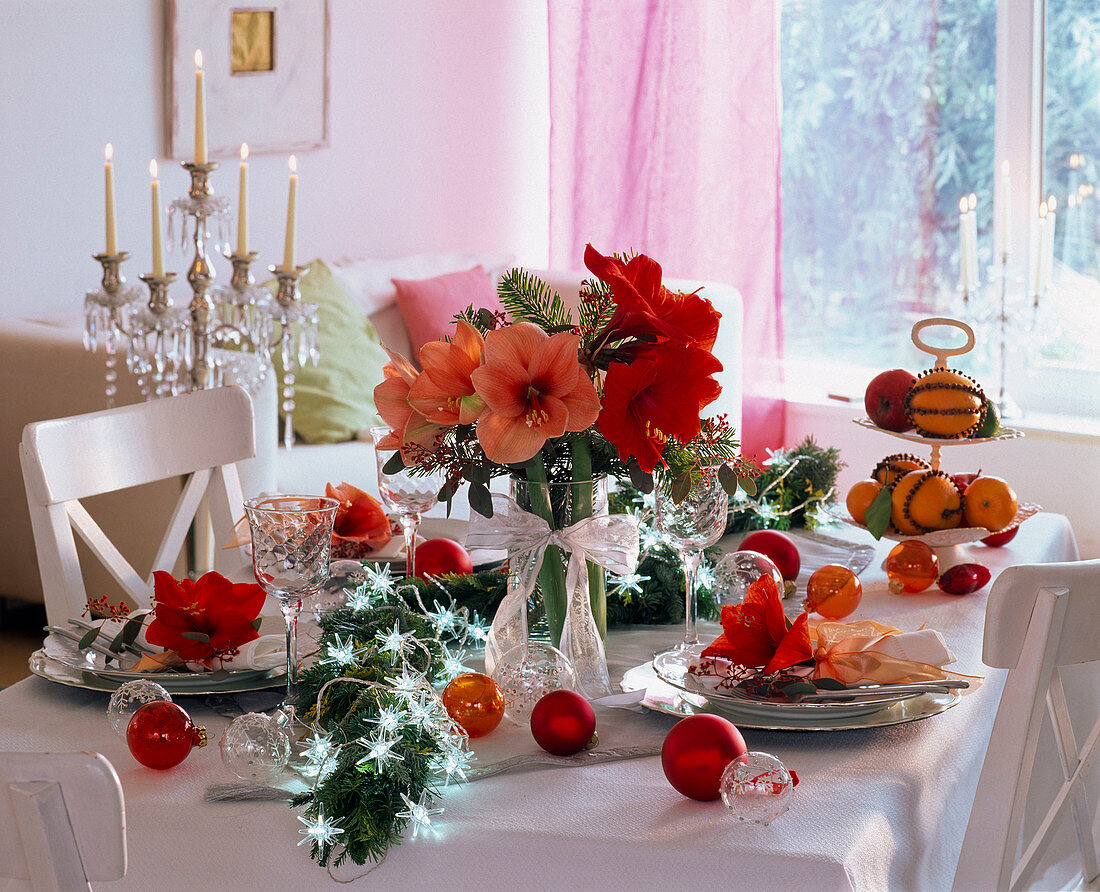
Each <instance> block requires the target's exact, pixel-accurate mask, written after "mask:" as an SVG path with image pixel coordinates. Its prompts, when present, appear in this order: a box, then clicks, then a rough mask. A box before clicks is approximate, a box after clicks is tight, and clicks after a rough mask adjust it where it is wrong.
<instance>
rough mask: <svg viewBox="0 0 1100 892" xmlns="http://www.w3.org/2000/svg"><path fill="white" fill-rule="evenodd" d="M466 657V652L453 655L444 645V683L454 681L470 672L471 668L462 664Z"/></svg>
mask: <svg viewBox="0 0 1100 892" xmlns="http://www.w3.org/2000/svg"><path fill="white" fill-rule="evenodd" d="M465 656H466V652H465V651H461V650H460V651H459V652H458V653H451V651H450V650H449V649H448V648H447V646H446V645H443V681H448V682H449V681H452V680H453V679H455V678H458V676H460V675H462V674H463V673H465V672H469V671H470V667H469V666H466V665H464V664H463V662H462V660H463V659H464V658H465Z"/></svg>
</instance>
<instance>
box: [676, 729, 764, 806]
mask: <svg viewBox="0 0 1100 892" xmlns="http://www.w3.org/2000/svg"><path fill="white" fill-rule="evenodd" d="M747 752H748V747H746V746H745V738H744V737H742V736H741V732H740V731H738V730H737V727H736V726H735V725H734V724H733V722H730V721H728V720H727V719H724V718H722V717H721V716H717V715H693V716H688V718H686V719H681V720H680V721H678V722H677V723H676V724H675V725H673V726H672V730H671V731H669V732H668V736H667V737H665V743H664V746H662V747H661V768H663V769H664V772H665V777H667V778H668V782H669V783H670V784H672V786H673V787H675V788H676V789H677V790H678V791H679V792H680V793H683V794H684V795H685V796H687V797H688V798H689V799H698V800H700V801H701V802H710V801H711V800H713V799H717V798H718V796H719V792H718V785H719V783H720V782H721V780H722V772H723V771H725V770H726V766H727V765H729V763H730V762H732V761H733V760H734V759H736V758H737V757H738V756H740V755H741V754H742V753H747Z"/></svg>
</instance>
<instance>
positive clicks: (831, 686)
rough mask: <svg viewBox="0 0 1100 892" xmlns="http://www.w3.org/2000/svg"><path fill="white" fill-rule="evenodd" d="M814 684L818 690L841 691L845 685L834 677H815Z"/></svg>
mask: <svg viewBox="0 0 1100 892" xmlns="http://www.w3.org/2000/svg"><path fill="white" fill-rule="evenodd" d="M814 686H815V687H816V688H817V689H818V690H819V691H843V690H845V687H846V686H845V685H844V683H843V682H839V681H837V680H836V679H835V678H815V679H814Z"/></svg>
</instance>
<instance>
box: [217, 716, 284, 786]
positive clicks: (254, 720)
mask: <svg viewBox="0 0 1100 892" xmlns="http://www.w3.org/2000/svg"><path fill="white" fill-rule="evenodd" d="M221 751H222V762H224V763H225V767H226V768H228V769H229V770H230V771H231V772H233V774H235V775H236V776H237V777H239V778H240V779H241V780H246V781H256V782H261V783H262V782H264V781H269V780H271V779H272V778H274V777H275V776H276V775H278V774H279V773H280V772H282V770H283V769H284V768H286V763H287V761H288V760H289V759H290V735H289V734H287V732H286V728H284V727H283V726H282V725H280V724H279V722H278V721H277V720H276V719H274V718H272V717H271V716H269V715H264V714H263V713H262V712H249V713H246V714H245V715H240V716H237V718H235V719H233V721H231V722H230V723H229V727H228V728H226V729H225V733H224V734H223V735H222V740H221Z"/></svg>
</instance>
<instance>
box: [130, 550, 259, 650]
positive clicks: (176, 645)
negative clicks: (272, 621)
mask: <svg viewBox="0 0 1100 892" xmlns="http://www.w3.org/2000/svg"><path fill="white" fill-rule="evenodd" d="M153 597H154V600H155V602H156V603H155V605H154V608H153V621H152V622H151V623H150V624H149V628H148V629H147V630H146V632H145V637H146V639H147V640H148V642H149V643H150V644H159V645H160V646H161V647H165V648H168V649H169V650H174V651H175V652H176V653H178V654H179V655H180V657H182V658H183V659H184V660H187V661H189V662H202V661H205V660H209V659H212V658H213V657H221V656H224V655H226V654H229V653H231V652H233V651H236V650H237V649H238V648H239V647H240V646H241V645H242V644H247V643H248V642H249V641H252V640H254V639H256V638H258V637H259V633H258V632H257V631H256V624H255V620H256V617H258V616H259V615H260V608H262V607H263V605H264V598H265V597H266V596H265V595H264V590H263V589H262V588H260V587H259V586H258V585H256V584H255V583H233V582H230V581H229V580H228V579H226V578H225V577H224V576H222V575H221V574H220V573H213V572H211V573H207V574H205V575H204V576H201V577H200V578H199V579H198V580H197V581H195V580H191V579H181V580H180V581H179V582H177V581H176V580H175V579H174V578H173V577H172V574H171V573H165V572H164V571H163V570H157V571H156V572H155V573H153Z"/></svg>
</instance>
